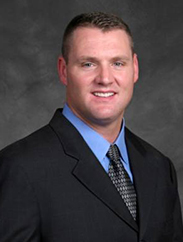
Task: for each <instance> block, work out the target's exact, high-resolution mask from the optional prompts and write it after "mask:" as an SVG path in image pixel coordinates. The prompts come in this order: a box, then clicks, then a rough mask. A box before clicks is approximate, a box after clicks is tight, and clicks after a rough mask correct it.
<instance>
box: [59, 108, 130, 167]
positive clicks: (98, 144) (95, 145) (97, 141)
mask: <svg viewBox="0 0 183 242" xmlns="http://www.w3.org/2000/svg"><path fill="white" fill-rule="evenodd" d="M62 114H63V115H64V116H65V117H66V118H67V119H68V120H69V121H70V122H71V123H72V124H73V125H74V127H75V128H76V129H77V130H78V131H79V133H80V134H81V136H82V137H83V139H84V140H85V142H86V143H87V145H88V146H89V147H90V149H91V150H92V152H93V153H94V154H95V156H96V157H97V159H98V160H99V161H102V159H103V158H104V157H105V156H106V153H107V151H108V150H109V147H110V143H109V142H108V141H107V140H106V139H104V138H103V137H102V136H101V135H100V134H99V133H97V132H96V131H95V130H94V129H92V128H91V127H90V126H88V125H87V124H86V123H84V122H83V121H82V120H81V119H79V118H78V117H77V116H76V115H75V114H74V113H73V112H72V110H71V109H70V108H69V107H68V105H67V104H65V105H64V108H63V112H62ZM124 127H125V120H124V118H123V123H122V128H121V131H120V133H119V135H118V137H117V139H116V141H115V142H114V143H115V144H116V145H117V146H118V148H119V151H120V154H121V157H122V159H123V160H124V161H125V162H126V161H127V160H126V155H124V154H125V153H126V152H124V151H125V149H126V145H125V135H124ZM122 154H123V156H125V157H123V156H122Z"/></svg>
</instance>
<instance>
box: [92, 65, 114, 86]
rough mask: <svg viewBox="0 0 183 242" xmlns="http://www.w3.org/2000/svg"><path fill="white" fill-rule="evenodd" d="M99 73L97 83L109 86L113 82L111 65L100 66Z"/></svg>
mask: <svg viewBox="0 0 183 242" xmlns="http://www.w3.org/2000/svg"><path fill="white" fill-rule="evenodd" d="M97 74H98V75H97V77H96V82H97V84H99V85H106V86H107V85H110V84H111V83H112V81H113V77H112V73H111V70H110V67H109V66H107V65H106V66H100V67H99V70H98V73H97Z"/></svg>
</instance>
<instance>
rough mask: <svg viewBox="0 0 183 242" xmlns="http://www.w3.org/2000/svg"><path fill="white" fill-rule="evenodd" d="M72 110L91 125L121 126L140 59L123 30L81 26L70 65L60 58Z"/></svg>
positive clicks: (62, 78)
mask: <svg viewBox="0 0 183 242" xmlns="http://www.w3.org/2000/svg"><path fill="white" fill-rule="evenodd" d="M59 74H60V78H61V80H62V82H63V83H64V84H65V85H66V88H67V92H66V99H67V103H68V105H69V107H70V108H71V110H72V111H73V112H74V113H75V114H76V115H77V116H78V117H79V118H81V119H82V120H83V121H84V122H86V123H87V124H88V125H90V126H93V127H95V126H96V125H108V124H115V123H116V124H117V123H121V120H122V117H123V114H124V110H125V108H126V106H127V105H128V103H129V102H130V100H131V97H132V94H133V88H134V83H135V82H136V81H137V79H138V61H137V56H136V55H135V54H134V55H133V54H132V50H131V46H130V40H129V37H128V35H127V34H126V32H125V31H123V30H111V31H108V32H102V31H101V30H100V29H98V28H89V27H80V28H78V29H76V30H75V31H74V33H73V37H72V38H71V43H70V50H69V56H68V63H67V64H66V62H65V60H64V59H63V57H60V58H59Z"/></svg>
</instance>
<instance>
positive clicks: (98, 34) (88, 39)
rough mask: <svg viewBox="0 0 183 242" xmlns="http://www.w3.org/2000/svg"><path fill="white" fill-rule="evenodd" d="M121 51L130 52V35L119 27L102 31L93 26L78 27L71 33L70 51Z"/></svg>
mask: <svg viewBox="0 0 183 242" xmlns="http://www.w3.org/2000/svg"><path fill="white" fill-rule="evenodd" d="M95 50H96V52H98V51H100V52H101V51H104V52H107V51H123V52H130V53H131V45H130V37H129V36H128V34H127V33H126V32H125V31H124V30H121V29H113V30H109V31H102V30H101V29H98V28H95V27H79V28H77V29H76V30H75V31H74V32H73V35H72V38H71V42H70V51H71V52H73V51H74V52H77V53H78V54H79V53H82V54H84V52H87V53H89V52H94V51H95Z"/></svg>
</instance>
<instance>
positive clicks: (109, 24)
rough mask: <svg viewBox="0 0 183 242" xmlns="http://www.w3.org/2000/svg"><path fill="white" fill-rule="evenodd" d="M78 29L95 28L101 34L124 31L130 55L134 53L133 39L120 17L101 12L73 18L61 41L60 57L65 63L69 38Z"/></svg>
mask: <svg viewBox="0 0 183 242" xmlns="http://www.w3.org/2000/svg"><path fill="white" fill-rule="evenodd" d="M79 27H96V28H99V29H101V30H102V31H103V32H107V31H110V30H113V29H121V30H124V31H125V32H126V33H127V34H128V36H129V39H130V44H131V49H132V53H134V45H133V38H132V34H131V31H130V28H129V27H128V25H127V24H126V23H125V22H124V21H123V20H122V19H121V18H120V17H118V16H116V15H114V14H109V13H103V12H91V13H83V14H80V15H77V16H76V17H74V18H73V19H72V20H71V21H70V23H69V24H68V25H67V27H66V29H65V32H64V35H63V41H62V55H63V57H64V59H65V60H66V62H67V61H68V53H69V49H70V39H71V36H72V34H73V32H74V30H76V29H77V28H79Z"/></svg>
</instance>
